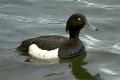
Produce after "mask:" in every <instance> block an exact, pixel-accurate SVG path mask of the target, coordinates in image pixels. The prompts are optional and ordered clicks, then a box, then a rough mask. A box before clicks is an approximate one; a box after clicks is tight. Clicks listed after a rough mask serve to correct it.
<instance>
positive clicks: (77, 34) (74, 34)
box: [69, 31, 79, 39]
mask: <svg viewBox="0 0 120 80" xmlns="http://www.w3.org/2000/svg"><path fill="white" fill-rule="evenodd" d="M69 34H70V39H72V38H73V39H74V38H75V39H77V38H79V31H78V32H69Z"/></svg>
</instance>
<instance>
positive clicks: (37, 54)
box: [29, 44, 58, 60]
mask: <svg viewBox="0 0 120 80" xmlns="http://www.w3.org/2000/svg"><path fill="white" fill-rule="evenodd" d="M29 54H30V55H31V56H32V57H34V58H37V59H44V60H47V59H55V58H58V48H57V49H54V50H51V51H47V50H42V49H40V48H39V47H38V46H37V45H36V44H32V45H30V46H29Z"/></svg>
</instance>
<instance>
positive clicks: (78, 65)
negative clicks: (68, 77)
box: [69, 57, 102, 80]
mask: <svg viewBox="0 0 120 80" xmlns="http://www.w3.org/2000/svg"><path fill="white" fill-rule="evenodd" d="M86 64H87V62H85V61H84V59H82V57H77V58H75V59H73V60H71V62H70V64H69V68H71V69H72V70H71V73H72V74H73V75H74V76H75V78H76V79H77V80H102V78H101V77H100V74H96V75H92V74H91V73H89V72H88V70H87V69H86V68H84V67H83V66H84V65H86Z"/></svg>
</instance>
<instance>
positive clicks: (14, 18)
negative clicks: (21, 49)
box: [0, 0, 120, 80]
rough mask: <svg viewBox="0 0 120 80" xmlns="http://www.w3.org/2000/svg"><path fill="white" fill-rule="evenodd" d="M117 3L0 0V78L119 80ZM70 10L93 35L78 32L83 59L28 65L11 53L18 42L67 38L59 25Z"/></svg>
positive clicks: (119, 9)
mask: <svg viewBox="0 0 120 80" xmlns="http://www.w3.org/2000/svg"><path fill="white" fill-rule="evenodd" d="M119 4H120V1H119V0H94V1H93V0H0V80H78V79H82V80H94V79H95V80H119V79H120V69H119V68H120V62H119V60H120V35H119V34H120V28H119V24H120V16H119V15H120V5H119ZM76 12H80V13H83V14H85V15H86V16H87V18H88V20H89V22H91V23H92V24H93V25H94V26H96V27H97V28H98V29H99V31H97V32H92V31H89V30H86V29H83V30H82V31H81V34H80V39H81V40H82V41H83V42H84V44H85V46H86V49H87V53H88V54H87V57H86V58H85V60H84V61H80V60H77V59H76V60H75V61H71V62H68V63H56V64H47V65H42V63H40V64H41V65H39V66H38V65H32V64H31V63H26V62H24V60H25V59H26V57H24V56H20V55H19V53H18V52H17V51H16V50H15V48H16V47H17V46H19V45H20V42H21V41H22V40H24V39H28V38H32V37H38V36H40V35H45V34H59V35H64V36H67V34H66V32H65V30H64V29H65V23H66V20H67V19H68V17H69V16H70V15H71V14H73V13H76Z"/></svg>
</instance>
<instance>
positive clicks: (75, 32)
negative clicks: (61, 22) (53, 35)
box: [66, 13, 91, 38]
mask: <svg viewBox="0 0 120 80" xmlns="http://www.w3.org/2000/svg"><path fill="white" fill-rule="evenodd" d="M86 25H87V26H91V25H89V24H88V21H87V19H86V17H85V16H84V15H83V14H80V13H76V14H73V15H71V16H70V17H69V19H68V21H67V24H66V32H68V33H69V34H70V37H72V38H75V37H79V32H80V30H81V29H82V28H84V27H85V26H86Z"/></svg>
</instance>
